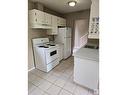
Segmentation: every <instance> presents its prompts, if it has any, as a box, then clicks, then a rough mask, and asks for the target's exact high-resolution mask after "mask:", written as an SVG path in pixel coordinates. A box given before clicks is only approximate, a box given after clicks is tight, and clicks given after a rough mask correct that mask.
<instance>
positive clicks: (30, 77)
mask: <svg viewBox="0 0 127 95" xmlns="http://www.w3.org/2000/svg"><path fill="white" fill-rule="evenodd" d="M36 77H37V76H36V75H34V74H29V73H28V81H30V82H31V81H34V80H35V79H36Z"/></svg>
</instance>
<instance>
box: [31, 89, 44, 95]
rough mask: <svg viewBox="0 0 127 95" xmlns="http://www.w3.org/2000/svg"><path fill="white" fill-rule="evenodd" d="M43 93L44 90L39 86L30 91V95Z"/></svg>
mask: <svg viewBox="0 0 127 95" xmlns="http://www.w3.org/2000/svg"><path fill="white" fill-rule="evenodd" d="M43 94H44V92H43V91H42V90H41V89H39V88H36V89H35V90H33V91H32V92H30V93H29V95H43Z"/></svg>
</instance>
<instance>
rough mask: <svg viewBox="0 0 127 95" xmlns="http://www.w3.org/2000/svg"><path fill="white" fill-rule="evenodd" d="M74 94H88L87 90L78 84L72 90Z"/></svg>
mask: <svg viewBox="0 0 127 95" xmlns="http://www.w3.org/2000/svg"><path fill="white" fill-rule="evenodd" d="M74 95H88V90H87V89H85V88H82V87H80V86H77V87H76V89H75V91H74Z"/></svg>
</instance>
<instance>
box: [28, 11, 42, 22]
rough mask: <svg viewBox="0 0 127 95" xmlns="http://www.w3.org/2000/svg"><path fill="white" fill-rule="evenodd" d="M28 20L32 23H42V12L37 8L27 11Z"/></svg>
mask: <svg viewBox="0 0 127 95" xmlns="http://www.w3.org/2000/svg"><path fill="white" fill-rule="evenodd" d="M29 22H30V23H33V24H43V23H44V13H43V12H42V11H39V10H36V9H34V10H30V11H29Z"/></svg>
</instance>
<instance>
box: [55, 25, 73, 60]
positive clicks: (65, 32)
mask: <svg viewBox="0 0 127 95" xmlns="http://www.w3.org/2000/svg"><path fill="white" fill-rule="evenodd" d="M71 33H72V30H71V28H69V27H64V28H58V35H57V36H56V38H55V42H57V43H62V44H64V54H63V56H64V59H66V58H68V57H69V56H70V55H71Z"/></svg>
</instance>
